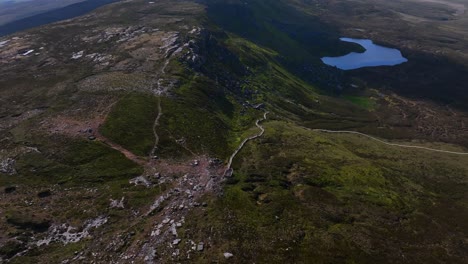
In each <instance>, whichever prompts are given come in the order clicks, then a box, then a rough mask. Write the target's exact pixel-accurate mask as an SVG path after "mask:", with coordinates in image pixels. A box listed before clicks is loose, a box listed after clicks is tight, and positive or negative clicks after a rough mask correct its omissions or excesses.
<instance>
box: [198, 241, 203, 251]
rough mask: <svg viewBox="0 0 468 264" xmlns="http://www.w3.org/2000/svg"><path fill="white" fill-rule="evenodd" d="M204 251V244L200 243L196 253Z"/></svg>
mask: <svg viewBox="0 0 468 264" xmlns="http://www.w3.org/2000/svg"><path fill="white" fill-rule="evenodd" d="M204 249H205V243H203V242H200V243H198V245H197V251H203V250H204Z"/></svg>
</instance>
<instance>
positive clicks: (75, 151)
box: [0, 0, 468, 264]
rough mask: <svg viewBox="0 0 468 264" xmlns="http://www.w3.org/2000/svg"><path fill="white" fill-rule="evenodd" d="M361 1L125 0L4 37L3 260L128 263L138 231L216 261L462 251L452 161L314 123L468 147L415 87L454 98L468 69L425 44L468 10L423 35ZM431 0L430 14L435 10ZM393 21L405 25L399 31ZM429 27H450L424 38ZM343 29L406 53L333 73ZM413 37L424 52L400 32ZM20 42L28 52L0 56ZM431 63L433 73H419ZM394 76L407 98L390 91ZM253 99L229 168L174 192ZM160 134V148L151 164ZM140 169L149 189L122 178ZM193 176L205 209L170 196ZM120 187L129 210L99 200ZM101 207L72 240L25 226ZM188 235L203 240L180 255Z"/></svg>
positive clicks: (454, 115) (222, 141)
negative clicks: (226, 173)
mask: <svg viewBox="0 0 468 264" xmlns="http://www.w3.org/2000/svg"><path fill="white" fill-rule="evenodd" d="M375 2H376V3H377V4H376V5H375V6H374V5H371V4H370V3H369V1H326V3H325V2H324V1H295V0H288V1H286V0H278V1H260V0H244V1H236V0H233V1H217V0H209V1H198V2H197V3H195V2H193V1H172V0H162V1H155V3H154V4H149V3H148V2H147V1H128V2H121V3H116V4H114V5H109V6H106V7H103V8H101V9H99V10H98V11H96V12H94V13H90V14H89V15H88V16H87V17H82V18H77V19H74V20H70V21H64V22H62V23H58V24H56V25H50V26H45V27H43V28H41V29H40V30H36V29H33V30H31V31H28V33H27V34H23V33H21V34H19V36H21V37H22V38H21V39H19V40H13V39H11V40H10V41H11V42H10V43H9V44H8V45H11V46H6V47H5V48H0V56H3V57H0V58H1V59H2V60H0V63H3V61H5V63H3V64H1V65H0V66H1V67H0V69H1V70H0V101H1V104H0V137H1V138H0V144H1V148H0V165H1V166H2V167H0V168H1V169H2V172H0V186H1V188H0V216H1V218H0V257H2V258H3V259H10V260H11V262H12V263H58V262H62V261H64V260H66V259H71V258H74V257H77V256H79V257H83V258H84V259H83V261H84V262H86V261H88V262H92V261H96V262H98V263H112V262H116V261H122V260H123V259H124V258H123V257H124V256H125V257H128V259H126V260H128V261H133V260H135V262H136V263H138V262H139V261H143V259H144V258H145V257H146V256H143V255H139V254H138V253H139V252H142V251H141V250H143V249H145V248H147V246H148V245H150V246H154V247H155V248H158V249H161V248H164V250H160V251H157V252H156V253H155V258H156V259H155V261H159V262H161V263H174V262H196V263H209V262H216V261H219V262H223V261H226V260H225V258H224V256H223V253H224V252H232V253H233V254H234V257H233V258H232V259H230V260H229V262H230V263H249V262H255V263H267V262H271V263H424V264H426V263H464V262H466V260H467V255H466V250H465V248H466V247H467V244H466V239H465V237H466V232H467V230H468V226H467V224H466V219H467V218H468V207H467V204H468V197H467V195H466V193H467V192H466V190H467V177H468V167H467V166H468V160H467V157H466V156H465V157H463V156H452V155H449V154H441V153H431V152H426V151H421V150H408V149H400V148H396V147H389V146H387V145H384V144H381V143H378V142H375V141H370V140H369V139H368V138H364V137H360V136H356V135H332V134H322V133H319V132H314V131H312V130H310V129H314V128H321V129H336V130H354V131H361V132H365V133H369V134H371V135H373V136H376V137H380V138H385V139H386V140H395V139H396V140H399V141H398V142H401V143H402V144H412V145H423V146H427V147H432V148H441V149H449V150H452V149H453V150H455V151H460V152H461V151H466V149H464V147H467V146H468V141H467V140H468V134H467V131H466V127H465V124H467V123H466V122H468V116H467V115H466V113H465V112H462V111H457V110H456V109H455V107H454V108H453V109H452V108H451V105H450V106H446V105H445V104H443V105H441V104H437V103H434V102H428V101H422V100H419V99H420V98H421V97H420V96H418V95H420V94H422V93H426V91H427V97H424V98H435V97H437V96H436V95H437V94H438V93H441V91H442V90H440V89H447V91H448V92H447V93H446V94H445V95H444V96H446V97H445V98H438V99H442V100H443V101H446V102H450V103H452V102H456V101H459V102H465V101H464V97H463V96H460V97H458V96H455V95H457V93H453V92H454V91H462V90H460V89H461V88H460V87H461V86H458V87H456V86H457V85H458V84H459V83H458V80H461V81H460V83H462V82H463V80H464V79H463V78H464V77H463V76H465V75H464V71H465V70H464V67H465V66H463V65H468V63H467V62H466V61H465V60H464V59H463V58H458V59H457V60H456V63H455V62H453V60H454V57H455V55H454V54H456V53H457V52H456V50H457V49H459V50H464V47H463V43H452V42H450V41H449V42H450V43H448V42H443V43H445V44H440V46H439V44H437V45H436V44H434V43H436V42H437V43H439V42H440V40H441V39H446V38H451V36H452V34H455V35H457V34H458V33H456V32H455V33H454V32H453V31H457V30H461V29H460V28H461V27H460V26H459V25H462V22H460V21H461V20H463V21H464V19H465V17H464V16H463V17H461V18H460V19H459V20H460V21H458V20H454V21H450V23H452V24H450V25H452V26H458V27H454V28H455V29H454V28H452V29H451V30H453V31H447V30H446V31H444V30H442V29H434V31H430V29H429V27H430V26H432V25H433V24H432V23H435V22H427V23H426V22H424V23H423V24H422V26H421V25H418V24H416V23H410V22H402V21H399V20H397V19H395V17H399V15H398V16H397V15H396V14H395V13H394V11H392V12H391V11H388V10H387V7H388V6H390V7H392V8H393V9H392V10H394V8H395V6H394V4H392V3H386V2H385V3H383V2H381V1H375ZM410 2H411V1H410ZM200 3H202V4H203V5H202V4H200ZM354 4H355V5H354ZM205 5H206V6H205ZM414 5H415V4H414V3H413V2H411V4H408V6H409V7H411V8H408V9H407V10H400V11H401V12H403V11H405V12H415V10H416V9H415V7H414ZM429 9H430V10H429ZM429 9H427V10H426V11H425V12H430V14H429V13H425V14H426V15H425V16H424V17H426V18H428V19H434V17H438V15H440V14H439V13H438V12H440V13H444V14H445V15H447V10H445V9H443V10H442V11H434V10H433V9H432V8H429ZM448 15H450V14H448ZM450 16H451V15H450ZM344 18H346V19H344ZM379 18H380V20H379ZM367 19H369V21H372V22H366V20H367ZM413 19H414V18H413ZM346 21H350V22H349V24H348V22H346ZM405 21H406V20H405ZM457 21H458V22H457ZM384 22H385V23H384ZM390 22H391V23H390ZM353 23H356V25H359V28H356V27H357V26H356V25H353ZM406 23H409V24H411V25H413V26H414V28H411V27H410V29H408V30H407V31H403V30H401V32H400V31H399V30H400V29H402V28H403V27H404V26H407V24H406ZM384 24H385V25H384ZM370 28H372V31H371V29H370ZM439 30H441V31H439ZM397 31H398V32H399V33H398V34H396V33H395V32H397ZM417 31H418V32H419V31H421V33H417V34H416V33H415V32H417ZM428 31H430V32H432V33H434V32H436V33H434V34H436V35H437V32H446V33H444V34H446V35H444V36H438V37H437V38H435V39H436V40H434V39H432V40H430V41H428V42H424V41H423V39H421V38H422V37H421V36H422V34H424V33H427V32H428ZM28 34H32V35H28ZM344 34H346V35H347V36H350V37H361V38H365V37H370V36H372V37H376V38H377V39H374V40H376V41H378V42H381V43H384V44H385V45H389V46H396V47H398V48H401V49H403V51H404V53H406V54H408V56H409V57H410V61H411V64H409V65H408V66H403V67H394V68H375V69H364V70H360V71H353V72H348V73H344V72H341V71H338V70H337V69H333V68H330V67H327V66H324V65H322V64H321V62H320V60H319V59H320V57H321V56H324V55H339V54H343V53H348V52H350V51H353V50H354V51H358V50H359V47H356V46H354V45H351V44H347V43H343V42H339V41H338V37H340V36H343V35H344ZM348 34H349V35H348ZM420 34H421V35H420ZM410 35H414V36H415V40H413V39H412V41H414V43H422V42H424V43H425V44H424V46H423V48H424V49H425V50H426V51H424V52H423V51H418V50H415V49H412V48H411V47H412V45H413V44H414V43H413V42H412V43H413V44H411V43H410V44H408V43H403V44H402V43H400V42H402V39H403V40H405V39H406V38H408V36H410ZM57 36H60V38H58V37H57ZM396 36H397V37H396ZM2 40H3V39H2ZM171 40H173V41H171ZM441 43H442V42H441ZM41 47H44V49H40V48H41ZM28 48H31V49H35V51H37V53H39V54H38V55H34V56H32V55H31V56H30V57H27V56H22V55H18V56H16V57H15V56H12V55H11V53H13V54H17V53H19V54H22V53H23V52H24V50H27V49H28ZM438 49H442V50H444V51H446V52H448V53H450V54H448V55H447V56H443V55H440V54H439V53H437V52H436V51H437V50H438ZM80 51H83V53H82V57H79V56H78V57H79V58H75V59H72V57H75V56H77V55H76V54H77V53H79V52H80ZM176 51H178V52H176ZM437 54H439V55H437ZM425 59H427V60H425ZM7 62H8V63H7ZM434 65H436V66H437V67H441V68H443V69H442V70H441V71H438V72H437V73H435V74H434V75H432V74H430V69H432V70H433V69H434ZM417 69H422V70H421V72H417ZM453 69H457V70H455V71H453ZM30 72H34V73H35V74H33V75H31V74H30ZM454 76H457V77H459V78H458V79H457V78H454ZM402 77H404V78H402ZM413 83H418V84H420V85H422V86H424V87H429V90H424V91H423V90H421V89H420V88H421V86H419V88H417V87H418V86H413V85H411V84H413ZM156 84H157V85H156ZM423 84H424V85H423ZM452 84H456V85H454V86H453V85H452ZM426 85H427V86H426ZM436 86H439V88H440V89H439V88H436ZM454 87H455V88H454ZM162 88H164V89H166V90H167V91H166V90H164V89H162ZM369 88H372V89H369ZM385 88H387V89H385ZM406 88H407V89H408V90H407V91H408V92H409V93H410V92H411V91H414V93H412V92H411V94H412V95H413V96H414V98H413V100H410V99H408V98H406V97H402V96H399V95H395V94H392V93H390V92H389V90H392V91H401V90H403V89H406ZM156 89H160V90H158V91H157V92H155V90H156ZM156 94H157V95H156ZM12 102H14V103H12ZM159 108H160V109H161V110H160V109H159ZM265 110H266V111H269V112H270V114H269V116H268V120H267V121H266V122H264V123H263V126H264V128H265V129H266V131H265V134H264V135H263V136H262V137H260V138H258V139H256V140H253V141H250V142H248V143H247V144H246V146H245V148H244V149H242V150H241V151H240V153H239V155H238V156H237V157H236V158H235V159H234V163H233V168H234V175H233V177H231V178H226V179H225V181H224V182H223V183H222V184H221V185H219V182H218V181H210V184H211V186H208V185H209V184H206V186H202V188H198V186H196V185H195V186H192V185H190V187H189V188H188V189H181V190H179V189H178V188H179V187H180V186H181V185H180V182H184V181H186V180H187V179H188V180H193V179H197V178H203V177H205V178H206V180H210V179H220V178H221V177H222V176H221V174H220V173H219V172H217V173H216V174H214V173H213V174H211V171H208V170H207V168H208V167H209V166H212V164H211V165H210V164H208V165H207V164H199V165H198V167H197V165H194V161H195V160H203V157H204V156H206V157H207V159H205V160H204V161H206V162H205V163H209V162H210V161H213V163H216V159H214V158H219V159H220V160H221V163H222V162H223V161H226V160H227V159H228V158H229V156H230V155H231V154H232V153H233V151H234V150H235V149H236V148H237V147H238V146H239V144H240V143H241V142H242V141H243V140H244V139H245V138H247V137H248V136H252V135H255V134H257V133H258V131H259V129H258V128H257V127H255V126H254V124H255V121H256V120H258V119H259V118H261V117H262V116H263V114H264V111H265ZM160 114H162V115H160ZM158 115H160V118H159V121H158V122H157V124H156V126H155V127H154V124H155V121H156V118H157V117H158ZM153 127H154V128H155V129H154V130H155V131H153ZM90 128H92V129H91V130H93V131H92V132H89V129H90ZM83 131H85V132H83ZM154 132H156V134H157V137H156V136H155V133H154ZM157 138H158V139H159V140H158V144H157V149H156V152H155V153H154V154H155V155H157V156H158V157H159V158H160V159H159V160H156V159H149V158H148V155H149V154H150V152H151V150H152V148H153V147H154V144H155V141H156V139H157ZM435 142H441V143H435ZM447 143H451V144H447ZM132 155H133V156H132ZM209 158H213V159H209ZM130 159H131V160H130ZM132 160H133V161H132ZM134 161H137V162H138V164H137V163H135V162H134ZM200 163H203V162H200ZM203 166H205V167H203ZM220 166H221V169H220V171H223V170H224V166H225V164H221V165H220ZM187 168H189V169H190V172H191V173H186V170H188V169H187ZM206 171H208V174H206ZM159 172H161V173H159ZM204 173H205V174H204ZM141 175H143V176H144V177H146V179H147V180H148V182H149V183H150V184H151V186H150V187H145V186H141V185H140V186H135V185H134V184H131V183H130V182H129V180H130V179H132V178H135V177H137V176H141ZM177 184H179V185H177ZM213 185H215V186H213ZM197 188H198V189H202V190H203V191H201V194H203V195H199V194H200V193H198V194H197V195H196V197H195V199H197V200H196V202H198V203H199V204H200V205H202V204H203V203H204V202H206V203H208V205H207V206H206V207H204V206H200V207H197V206H195V205H193V206H192V205H191V204H190V203H189V202H188V201H185V200H176V199H179V198H180V197H185V196H186V195H187V193H186V191H189V193H190V192H192V191H194V190H196V189H197ZM205 188H206V189H205ZM176 189H177V191H176ZM168 193H176V194H175V195H174V196H167V194H168ZM161 195H165V196H163V197H166V198H165V199H166V200H164V201H163V202H162V203H161V204H160V205H159V207H157V208H156V209H154V208H153V209H154V210H153V209H151V213H148V214H147V213H146V212H149V211H150V207H151V206H152V205H153V203H154V201H155V200H156V199H157V198H158V197H161ZM200 196H201V197H200ZM174 197H176V198H174ZM121 198H125V200H124V202H123V204H124V206H123V207H124V208H115V207H112V206H110V202H111V201H110V200H111V199H112V200H114V201H115V200H120V199H121ZM171 199H172V200H171ZM180 199H182V198H180ZM174 201H177V202H178V203H175V202H174ZM180 205H186V206H187V207H186V208H185V209H179V210H177V208H180V207H179V206H180ZM101 216H105V217H107V219H108V222H107V223H106V224H104V225H102V226H101V227H98V228H96V229H92V230H91V231H90V233H91V236H90V237H89V238H86V239H83V240H81V241H80V242H78V243H70V244H67V245H64V244H62V243H59V242H57V243H51V244H50V245H48V246H40V247H36V246H35V243H34V241H33V240H32V239H31V237H35V238H36V239H41V238H44V237H45V236H46V235H47V234H48V231H47V229H48V228H49V227H50V226H56V225H61V224H64V223H67V224H70V225H72V226H74V227H77V228H78V229H80V228H82V227H83V226H85V224H86V223H87V221H89V220H92V219H96V218H97V217H101ZM180 216H185V222H184V224H183V226H182V227H180V228H178V229H177V232H178V238H180V239H181V241H179V242H180V244H179V245H178V246H176V245H173V246H172V247H168V246H167V245H168V244H172V243H173V239H174V236H173V234H169V240H164V239H165V238H164V232H168V231H167V229H168V225H166V226H165V227H164V228H167V229H166V230H163V231H162V232H163V234H162V236H161V240H160V241H162V242H159V243H160V244H159V245H152V244H151V243H152V242H154V241H158V239H159V237H157V236H156V235H154V234H152V231H155V226H157V225H158V224H160V223H162V222H163V219H165V218H171V220H174V221H179V219H180V218H179V217H180ZM155 236H156V238H155V239H153V238H154V237H155ZM151 239H153V240H151ZM190 240H193V241H195V242H200V241H203V242H205V244H204V245H205V248H204V250H203V251H191V253H190V260H189V259H188V258H187V257H188V254H186V252H187V251H188V250H191V247H192V244H190V242H189V241H190ZM149 241H151V243H149ZM147 242H148V243H147ZM155 243H156V242H155ZM29 245H32V246H31V247H32V248H31V250H29V251H27V252H24V253H22V254H23V255H22V256H15V255H16V254H18V253H19V252H22V251H23V250H25V249H26V248H27V247H28V246H29ZM176 249H180V252H179V255H174V254H173V253H175V252H176V251H175V250H176ZM75 251H76V252H78V253H77V254H76V255H75ZM147 252H148V251H147ZM167 252H170V253H169V254H164V253H167Z"/></svg>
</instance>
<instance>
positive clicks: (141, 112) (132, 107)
mask: <svg viewBox="0 0 468 264" xmlns="http://www.w3.org/2000/svg"><path fill="white" fill-rule="evenodd" d="M157 100H158V99H157V98H156V97H152V96H148V95H139V94H128V95H125V96H124V97H123V98H122V99H121V100H119V101H118V102H117V104H116V105H115V106H113V107H112V111H111V112H110V113H109V115H108V116H107V119H106V122H105V123H104V125H103V126H102V127H101V128H100V132H101V133H102V134H103V135H104V136H105V137H107V138H109V139H110V140H112V141H113V142H115V143H117V144H120V145H121V146H123V147H125V148H126V149H128V150H130V151H131V152H133V153H135V154H137V155H139V156H147V155H149V152H150V150H151V148H152V147H153V145H154V140H155V139H154V135H153V129H152V127H153V123H154V120H155V119H156V117H157V116H158V107H157V104H158V102H157Z"/></svg>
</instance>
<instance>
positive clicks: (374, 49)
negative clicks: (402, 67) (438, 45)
mask: <svg viewBox="0 0 468 264" xmlns="http://www.w3.org/2000/svg"><path fill="white" fill-rule="evenodd" d="M340 40H341V41H346V42H352V43H356V44H359V45H361V46H362V47H364V48H365V49H366V51H365V52H363V53H356V52H351V53H349V54H348V55H344V56H341V57H323V58H322V61H323V63H325V64H327V65H330V66H335V67H337V68H339V69H341V70H354V69H359V68H364V67H376V66H395V65H398V64H402V63H405V62H407V61H408V60H407V59H406V58H405V57H403V55H401V52H400V51H399V50H397V49H392V48H387V47H383V46H379V45H376V44H374V42H372V40H369V39H352V38H340Z"/></svg>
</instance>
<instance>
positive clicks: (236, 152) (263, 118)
mask: <svg viewBox="0 0 468 264" xmlns="http://www.w3.org/2000/svg"><path fill="white" fill-rule="evenodd" d="M269 113H270V112H268V111H265V113H264V114H263V117H262V118H260V119H257V121H256V122H255V125H256V126H257V127H258V128H259V129H260V133H258V134H256V135H253V136H250V137H248V138H246V139H244V140H243V141H242V142H241V144H240V145H239V146H238V147H237V149H236V150H235V151H234V153H232V155H231V157H229V161H228V164H227V166H226V171H225V172H224V175H227V174H228V173H229V172H230V171H232V161H233V160H234V158H235V157H236V156H237V154H238V153H239V152H240V151H241V150H242V148H244V146H245V144H246V143H247V142H249V141H250V140H254V139H256V138H259V137H261V136H263V134H264V133H265V128H263V126H261V125H260V123H261V122H263V121H265V120H267V118H268V117H267V115H268V114H269Z"/></svg>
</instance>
